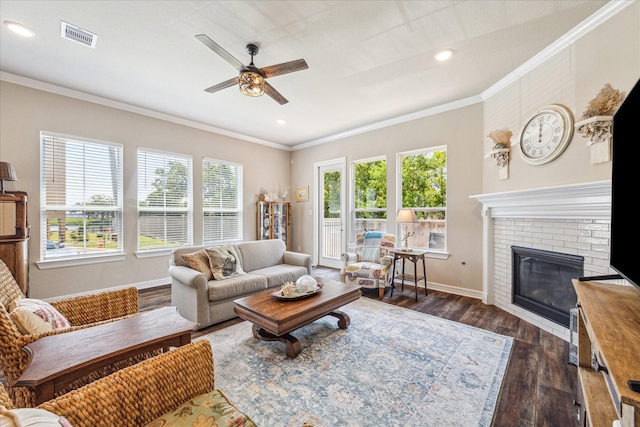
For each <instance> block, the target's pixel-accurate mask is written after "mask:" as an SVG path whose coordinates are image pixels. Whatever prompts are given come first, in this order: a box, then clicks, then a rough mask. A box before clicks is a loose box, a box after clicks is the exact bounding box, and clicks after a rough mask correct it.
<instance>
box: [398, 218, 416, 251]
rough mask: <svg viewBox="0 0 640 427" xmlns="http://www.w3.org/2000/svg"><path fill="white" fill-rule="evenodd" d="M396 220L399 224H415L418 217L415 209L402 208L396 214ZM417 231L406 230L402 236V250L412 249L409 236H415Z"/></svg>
mask: <svg viewBox="0 0 640 427" xmlns="http://www.w3.org/2000/svg"><path fill="white" fill-rule="evenodd" d="M396 222H397V223H398V224H415V223H417V222H418V217H417V216H416V213H415V212H414V211H413V209H400V210H398V215H397V216H396ZM414 234H415V231H406V232H405V234H404V237H403V238H402V250H403V251H410V250H411V249H409V237H411V236H413V235H414Z"/></svg>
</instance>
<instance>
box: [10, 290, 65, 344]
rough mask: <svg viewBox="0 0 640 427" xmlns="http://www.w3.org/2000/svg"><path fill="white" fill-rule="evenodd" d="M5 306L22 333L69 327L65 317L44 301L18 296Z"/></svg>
mask: <svg viewBox="0 0 640 427" xmlns="http://www.w3.org/2000/svg"><path fill="white" fill-rule="evenodd" d="M7 308H8V310H9V316H10V317H11V320H13V323H15V325H16V327H17V328H18V330H19V331H20V333H21V334H23V335H24V334H35V333H38V332H49V331H52V330H54V329H63V328H69V327H71V324H70V323H69V321H68V320H67V319H66V317H64V316H63V315H62V313H60V312H59V311H58V310H56V309H55V307H53V306H52V305H51V304H49V303H48V302H45V301H41V300H38V299H34V298H18V299H17V300H15V301H13V302H12V303H11V304H9V307H7Z"/></svg>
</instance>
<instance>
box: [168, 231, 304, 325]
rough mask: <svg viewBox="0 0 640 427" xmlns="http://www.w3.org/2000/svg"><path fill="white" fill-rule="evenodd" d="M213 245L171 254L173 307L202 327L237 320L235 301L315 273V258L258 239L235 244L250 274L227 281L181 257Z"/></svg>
mask: <svg viewBox="0 0 640 427" xmlns="http://www.w3.org/2000/svg"><path fill="white" fill-rule="evenodd" d="M210 246H211V245H209V246H191V247H187V248H178V249H174V250H173V252H172V253H171V259H170V266H169V274H170V276H171V305H174V306H176V307H178V312H179V313H180V315H182V316H183V317H184V318H186V319H189V320H191V321H193V322H198V323H199V324H200V326H199V327H198V328H204V327H207V326H209V325H213V324H215V323H219V322H223V321H225V320H229V319H232V318H234V317H237V315H236V314H235V312H234V311H233V307H234V304H233V300H235V299H238V298H241V297H244V296H247V295H250V294H253V293H256V292H260V291H264V290H265V289H270V288H275V287H278V286H280V285H282V284H283V283H284V282H288V281H296V280H297V279H298V278H300V277H301V276H304V275H305V274H311V264H312V262H313V259H312V257H311V255H307V254H302V253H298V252H290V251H287V250H286V246H285V243H284V242H283V241H282V240H278V239H273V240H256V241H250V242H241V243H238V244H235V245H232V246H233V248H234V249H235V252H236V253H237V254H238V258H239V261H240V265H241V267H242V269H243V270H244V271H245V273H246V274H242V275H240V276H235V277H230V278H227V279H224V280H207V277H206V276H205V275H204V274H202V273H200V272H199V271H196V270H194V269H192V268H190V267H188V266H187V264H186V263H185V261H184V259H183V258H182V256H181V255H183V254H188V253H193V252H196V251H198V250H200V249H203V248H206V247H210Z"/></svg>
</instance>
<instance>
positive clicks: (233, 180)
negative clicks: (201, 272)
mask: <svg viewBox="0 0 640 427" xmlns="http://www.w3.org/2000/svg"><path fill="white" fill-rule="evenodd" d="M242 173H243V171H242V165H240V164H236V163H229V162H223V161H220V160H213V159H206V158H205V159H203V161H202V197H203V200H202V206H203V211H204V212H203V214H204V226H203V232H204V236H203V237H204V239H203V240H204V244H205V245H209V244H214V243H221V242H237V241H241V240H242V217H243V215H242Z"/></svg>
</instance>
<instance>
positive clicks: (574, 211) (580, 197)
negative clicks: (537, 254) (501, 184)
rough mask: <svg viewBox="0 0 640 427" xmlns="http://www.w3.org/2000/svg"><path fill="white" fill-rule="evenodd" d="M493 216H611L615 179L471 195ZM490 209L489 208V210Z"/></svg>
mask: <svg viewBox="0 0 640 427" xmlns="http://www.w3.org/2000/svg"><path fill="white" fill-rule="evenodd" d="M469 197H470V198H472V199H477V200H478V201H480V202H481V203H482V205H483V215H485V216H488V217H490V218H560V219H609V218H610V217H611V181H597V182H587V183H581V184H572V185H564V186H558V187H544V188H534V189H529V190H516V191H506V192H502V193H489V194H476V195H471V196H469ZM485 211H486V212H485Z"/></svg>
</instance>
